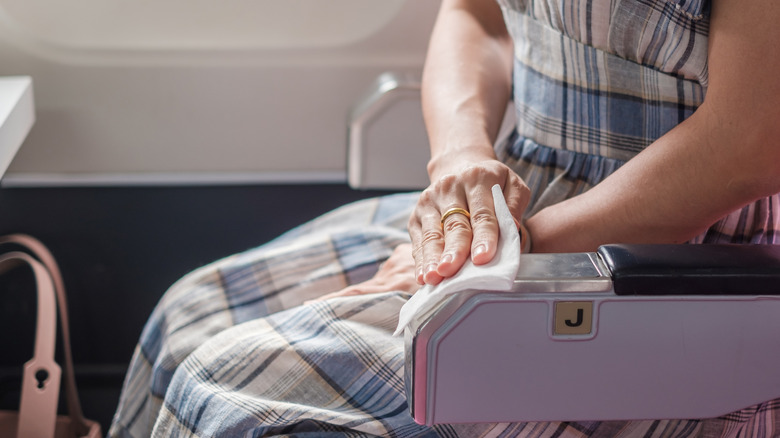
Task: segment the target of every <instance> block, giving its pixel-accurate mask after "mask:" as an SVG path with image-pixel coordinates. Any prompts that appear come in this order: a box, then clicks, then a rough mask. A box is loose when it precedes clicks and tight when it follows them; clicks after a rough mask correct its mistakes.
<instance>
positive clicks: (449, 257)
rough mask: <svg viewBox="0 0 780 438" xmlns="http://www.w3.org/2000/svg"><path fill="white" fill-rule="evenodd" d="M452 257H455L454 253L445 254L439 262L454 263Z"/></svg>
mask: <svg viewBox="0 0 780 438" xmlns="http://www.w3.org/2000/svg"><path fill="white" fill-rule="evenodd" d="M452 259H453V257H452V254H444V255H443V256H442V257H441V260H439V264H440V265H443V264H445V263H452Z"/></svg>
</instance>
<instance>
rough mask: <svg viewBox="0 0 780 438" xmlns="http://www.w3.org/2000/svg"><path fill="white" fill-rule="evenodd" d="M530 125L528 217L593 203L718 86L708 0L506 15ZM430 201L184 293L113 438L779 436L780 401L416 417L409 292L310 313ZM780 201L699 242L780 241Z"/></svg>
mask: <svg viewBox="0 0 780 438" xmlns="http://www.w3.org/2000/svg"><path fill="white" fill-rule="evenodd" d="M499 3H500V4H501V7H502V9H503V12H504V16H505V20H506V23H507V28H508V29H509V31H510V33H511V35H512V37H513V39H514V41H515V65H514V84H515V85H514V102H515V110H516V112H517V128H516V130H515V131H514V133H513V134H512V136H510V138H509V140H508V141H506V142H504V143H502V144H500V145H497V147H496V153H497V155H498V157H499V159H500V160H502V161H503V162H505V163H506V164H508V165H509V166H511V167H512V168H513V169H515V171H516V172H517V173H518V174H520V175H521V176H522V177H523V178H524V179H525V181H526V182H527V183H528V184H529V186H530V187H531V189H532V191H533V195H532V196H533V198H532V203H531V207H530V208H529V210H528V214H533V213H534V212H535V211H538V210H539V209H541V208H543V207H545V206H547V205H551V204H553V203H556V202H560V201H561V200H564V199H567V198H569V197H572V196H575V195H577V194H579V193H582V192H584V191H586V190H587V189H588V188H590V187H592V186H593V185H595V184H597V183H598V182H599V181H601V180H603V179H604V178H605V177H606V176H608V175H609V174H610V173H612V172H613V171H614V170H616V169H617V168H618V167H620V165H621V164H622V163H624V162H625V161H626V160H628V159H630V158H631V157H632V156H633V155H635V154H636V153H638V152H639V151H641V150H642V149H643V148H644V147H646V146H648V145H649V144H650V143H652V142H653V141H654V140H655V139H656V138H658V137H660V136H661V135H663V134H664V133H665V132H667V131H669V130H670V129H672V128H673V127H674V126H676V125H677V124H679V123H680V122H682V121H683V120H685V119H686V118H687V117H688V116H690V115H691V114H692V113H693V112H694V111H695V110H696V108H697V107H698V106H699V105H700V104H701V102H702V101H703V99H704V96H705V94H706V88H707V58H706V55H707V34H708V23H709V21H708V10H709V5H708V3H707V2H706V1H705V0H546V1H544V0H542V1H536V0H499ZM416 197H417V195H416V194H399V195H390V196H385V197H382V198H376V199H370V200H365V201H360V202H357V203H354V204H350V205H347V206H344V207H341V208H339V209H337V210H334V211H332V212H330V213H328V214H326V215H323V216H321V217H319V218H317V219H315V220H313V221H311V222H309V223H307V224H304V225H302V226H300V227H298V228H295V229H293V230H291V231H289V232H288V233H286V234H284V235H282V236H280V237H279V238H277V239H275V240H274V241H272V242H270V243H267V244H265V245H263V246H260V247H257V248H255V249H252V250H249V251H246V252H244V253H241V254H236V255H234V256H231V257H228V258H226V259H223V260H219V261H217V262H214V263H212V264H210V265H208V266H205V267H203V268H201V269H198V270H196V271H194V272H192V273H190V274H188V275H187V276H185V277H184V278H182V279H181V280H180V281H179V282H177V283H176V284H174V285H173V286H172V287H171V288H170V289H169V290H168V291H167V292H166V294H165V295H164V296H163V298H162V299H161V300H160V302H159V304H158V305H157V307H156V308H155V310H154V312H153V313H152V315H151V316H150V318H149V321H148V322H147V324H146V326H145V328H144V330H143V333H142V335H141V339H140V341H139V343H138V345H137V347H136V350H135V352H134V355H133V359H132V361H131V364H130V368H129V370H128V374H127V377H126V380H125V384H124V387H123V391H122V395H121V398H120V403H119V406H118V409H117V412H116V415H115V417H114V421H113V424H112V426H111V428H110V431H109V436H113V437H148V436H177V437H179V436H181V437H190V436H198V437H207V436H208V437H239V436H240V437H260V436H312V437H320V436H331V435H332V436H391V437H439V436H442V437H478V436H497V437H498V436H501V437H546V436H550V437H605V438H606V437H656V436H657V437H662V436H663V437H667V436H668V437H717V436H741V437H746V436H755V437H763V436H771V435H773V434H777V433H780V432H778V431H780V420H779V419H778V409H780V405H779V402H778V401H770V402H767V403H763V404H761V405H757V406H753V407H750V408H747V409H744V410H742V411H739V412H734V413H732V414H729V415H726V416H724V417H721V418H713V419H691V420H657V421H651V420H647V421H630V422H626V421H608V422H560V423H559V422H551V423H547V422H545V423H507V424H453V425H441V426H436V427H433V428H429V427H424V426H420V425H417V424H416V423H414V422H413V421H412V419H411V416H410V414H409V412H408V406H407V403H406V398H405V395H404V388H403V362H404V361H403V359H404V356H403V341H402V339H400V338H394V337H392V336H391V334H392V331H393V329H394V328H395V324H396V321H397V315H398V311H399V309H400V307H401V306H402V305H403V304H404V302H405V301H406V300H407V299H408V295H406V294H404V293H401V292H387V293H383V294H375V295H362V296H355V297H347V298H339V299H332V300H327V301H322V302H316V303H313V304H305V305H303V304H302V303H303V302H304V301H307V300H310V299H312V298H316V297H318V296H321V295H323V294H326V293H328V292H332V291H336V290H339V289H342V288H344V287H346V286H347V285H350V284H354V283H358V282H361V281H364V280H366V279H368V278H370V277H371V276H372V275H373V274H374V273H375V272H376V270H377V268H378V265H379V264H380V263H381V262H382V261H383V260H385V259H386V258H387V257H388V256H389V255H390V253H391V252H392V249H393V248H394V247H395V246H396V245H398V244H400V243H403V242H407V241H408V235H407V233H406V230H405V225H406V221H407V218H408V216H409V214H410V212H411V209H412V207H413V205H414V202H415V200H416ZM779 205H780V199H779V198H778V195H775V196H772V197H768V198H765V199H761V200H758V201H756V202H754V203H752V204H750V205H747V206H745V207H744V208H742V209H740V210H738V211H735V212H733V213H732V214H730V215H729V216H727V217H725V218H723V219H722V220H720V221H719V222H718V223H716V224H714V225H713V226H712V227H711V228H710V229H709V230H708V231H707V232H705V233H704V234H702V235H701V236H698V237H697V238H696V239H694V240H693V243H701V242H733V243H773V244H777V243H780V242H779V241H780V238H779V237H778V236H777V229H778V228H779V227H780V219H778V217H779V216H780V208H779V207H778V206H779Z"/></svg>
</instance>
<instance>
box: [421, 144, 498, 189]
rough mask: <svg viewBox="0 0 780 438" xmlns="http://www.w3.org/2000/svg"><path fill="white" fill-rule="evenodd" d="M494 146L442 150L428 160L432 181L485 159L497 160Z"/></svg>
mask: <svg viewBox="0 0 780 438" xmlns="http://www.w3.org/2000/svg"><path fill="white" fill-rule="evenodd" d="M495 160H496V154H495V152H493V148H492V147H479V146H474V147H467V148H459V149H457V150H454V149H453V150H449V149H448V150H446V151H440V152H439V153H436V154H434V156H433V157H431V159H430V160H429V161H428V165H427V171H428V176H429V177H430V180H431V182H434V181H438V180H439V179H441V177H443V176H444V175H451V174H457V173H458V172H459V171H460V170H461V169H464V168H466V167H468V166H471V165H473V164H474V163H479V162H483V161H495Z"/></svg>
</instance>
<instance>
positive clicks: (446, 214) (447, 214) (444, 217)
mask: <svg viewBox="0 0 780 438" xmlns="http://www.w3.org/2000/svg"><path fill="white" fill-rule="evenodd" d="M453 214H462V215H463V216H466V219H470V218H471V215H470V214H469V211H468V210H466V209H465V208H460V207H454V208H450V209H449V210H447V211H445V212H444V214H442V215H441V227H442V228H444V221H445V220H447V218H448V217H450V216H452V215H453Z"/></svg>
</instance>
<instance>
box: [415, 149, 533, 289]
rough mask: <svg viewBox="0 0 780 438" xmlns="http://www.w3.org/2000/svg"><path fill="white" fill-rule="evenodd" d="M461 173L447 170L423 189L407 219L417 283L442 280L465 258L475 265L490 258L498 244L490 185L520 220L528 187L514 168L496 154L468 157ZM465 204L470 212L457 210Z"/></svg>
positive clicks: (453, 271)
mask: <svg viewBox="0 0 780 438" xmlns="http://www.w3.org/2000/svg"><path fill="white" fill-rule="evenodd" d="M466 163H467V164H462V165H461V166H462V167H461V168H460V169H459V170H458V171H457V173H450V174H445V175H444V176H442V177H441V178H439V179H438V180H437V181H435V182H434V183H433V184H431V186H430V187H428V188H427V189H426V190H425V191H423V193H422V195H421V196H420V199H419V200H418V201H417V206H416V207H415V210H414V212H413V213H412V216H411V218H410V219H409V235H410V236H411V238H412V247H413V250H412V254H413V256H414V266H415V271H414V272H415V278H416V280H417V283H419V284H438V283H439V282H440V281H441V280H442V279H444V278H446V277H450V276H452V275H455V273H457V272H458V270H460V268H461V267H462V266H463V263H464V262H465V261H466V259H467V257H469V255H471V260H472V261H473V262H474V264H476V265H481V264H485V263H488V262H489V261H490V260H492V259H493V256H494V255H495V254H496V249H497V246H498V220H497V218H496V212H495V210H494V207H493V195H492V193H491V188H492V187H493V185H495V184H498V185H499V186H501V188H502V189H503V193H504V198H505V199H506V202H507V206H508V207H509V211H510V212H511V213H512V216H514V218H515V220H516V221H517V222H518V224H519V223H520V219H521V218H522V214H523V211H524V210H525V208H526V206H527V205H528V201H529V199H530V190H529V189H528V187H527V186H526V185H525V183H524V182H523V180H522V179H520V177H519V176H517V174H516V173H514V172H513V171H512V170H511V169H510V168H508V167H507V166H506V165H504V164H503V163H501V162H499V161H497V160H496V159H494V158H492V159H490V158H488V159H483V160H480V161H476V162H474V161H468V162H466ZM455 208H458V209H463V210H465V211H467V212H469V216H467V215H465V214H462V213H454V214H450V215H449V216H447V218H446V219H445V220H444V221H443V222H442V216H443V215H444V214H445V213H446V212H447V211H448V210H451V209H455Z"/></svg>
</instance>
